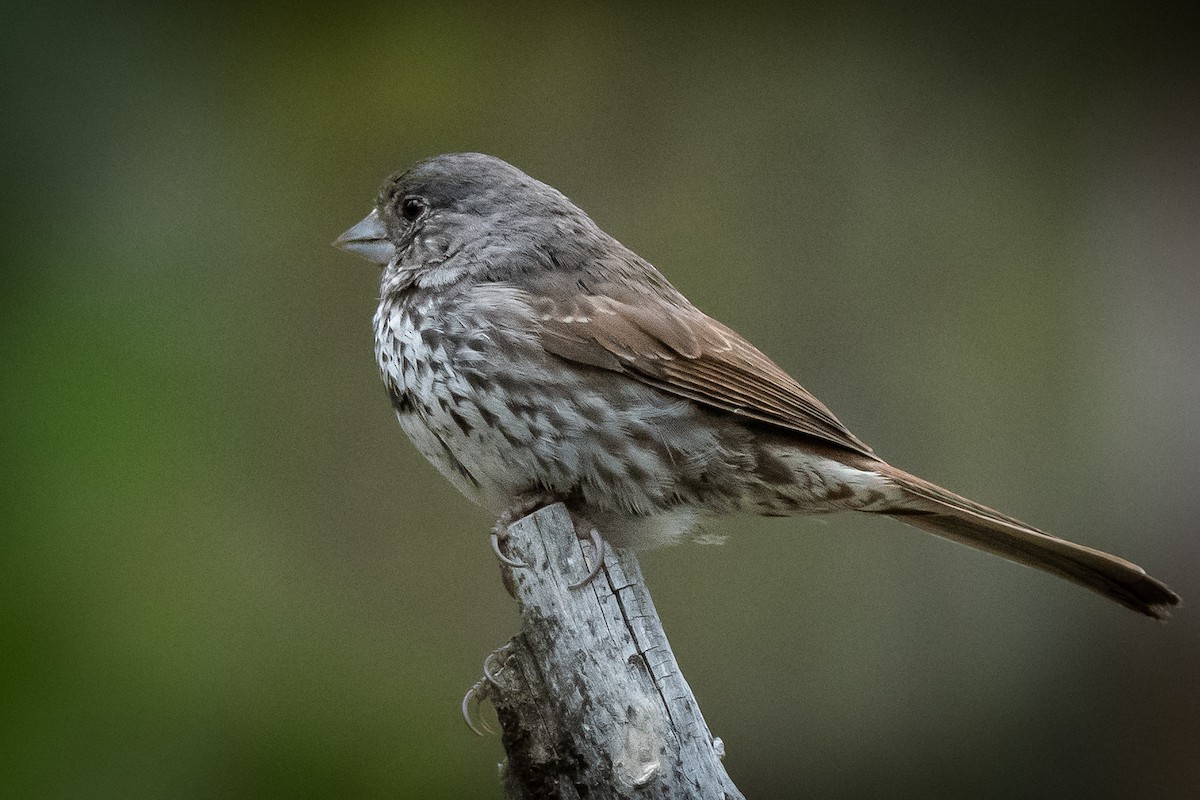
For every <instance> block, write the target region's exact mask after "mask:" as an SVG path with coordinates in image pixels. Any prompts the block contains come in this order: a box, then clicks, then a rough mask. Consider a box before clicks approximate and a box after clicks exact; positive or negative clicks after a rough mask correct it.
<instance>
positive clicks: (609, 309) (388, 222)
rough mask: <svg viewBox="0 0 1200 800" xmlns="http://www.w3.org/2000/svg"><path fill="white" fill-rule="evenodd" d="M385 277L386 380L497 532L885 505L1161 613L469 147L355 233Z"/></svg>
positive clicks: (350, 245)
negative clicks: (515, 525)
mask: <svg viewBox="0 0 1200 800" xmlns="http://www.w3.org/2000/svg"><path fill="white" fill-rule="evenodd" d="M339 244H340V245H342V246H343V247H346V248H347V249H351V250H355V251H357V252H359V253H361V254H363V255H365V256H367V257H368V258H370V259H371V260H373V261H376V262H377V263H380V264H381V265H382V266H383V273H382V277H381V296H380V302H379V307H378V310H377V312H376V314H375V353H376V358H377V360H378V362H379V368H380V374H381V377H382V378H383V382H384V385H385V387H386V388H387V391H388V395H389V397H390V398H391V401H392V404H393V406H394V407H395V409H396V414H397V417H398V418H399V420H400V424H401V426H402V427H403V428H404V431H405V432H406V433H407V434H408V436H409V437H410V438H411V439H412V441H413V443H414V444H415V445H416V446H417V448H418V450H420V452H421V453H422V454H423V455H424V456H425V457H426V458H428V459H429V460H430V461H431V462H432V463H433V464H434V465H435V466H436V467H437V469H438V470H439V471H440V472H441V473H442V474H443V475H444V476H445V477H446V478H447V479H448V480H449V481H450V482H451V483H452V484H454V486H455V487H457V488H458V489H459V491H461V492H462V493H463V494H464V495H466V496H467V497H469V498H470V499H472V500H474V501H475V502H477V503H479V504H481V505H482V506H484V507H485V508H487V509H489V510H490V511H491V512H492V513H493V514H496V515H497V517H500V518H503V517H504V516H505V515H507V514H510V513H512V512H513V511H514V510H515V509H520V508H522V507H523V506H524V505H526V504H528V503H529V502H530V500H531V498H532V499H533V501H534V502H549V501H553V500H561V501H563V502H564V503H566V504H567V506H568V508H570V509H571V511H572V512H573V513H575V514H576V515H578V516H581V517H583V518H585V519H587V520H588V521H590V522H591V523H592V524H594V525H595V526H597V528H598V529H599V530H600V531H601V532H602V533H603V535H604V536H605V538H607V539H608V540H609V541H611V542H612V543H613V544H616V545H633V546H654V545H659V544H666V543H670V542H673V541H676V540H678V539H681V538H684V537H686V536H687V535H688V534H689V533H690V532H691V531H692V530H693V529H694V527H695V525H696V522H697V521H698V520H699V519H700V518H702V517H704V516H706V515H714V514H766V515H792V514H813V513H827V512H832V511H843V510H856V511H867V512H873V513H884V514H889V515H892V516H895V517H896V518H897V519H900V520H901V521H903V522H907V523H909V524H911V525H914V526H916V527H919V528H922V529H925V530H928V531H931V532H933V533H937V534H939V535H941V536H945V537H947V538H950V539H953V540H955V541H959V542H962V543H965V544H969V545H971V546H973V547H976V548H979V549H982V550H986V551H989V552H993V553H996V554H999V555H1002V556H1004V557H1006V558H1009V559H1011V560H1014V561H1018V562H1020V563H1023V564H1027V565H1029V566H1034V567H1037V568H1039V569H1043V570H1045V571H1047V572H1050V573H1052V574H1055V575H1058V576H1059V577H1063V578H1066V579H1068V580H1072V581H1074V582H1076V583H1079V584H1080V585H1083V586H1086V587H1087V588H1090V589H1092V590H1094V591H1097V592H1100V593H1101V594H1104V595H1105V596H1107V597H1109V598H1111V599H1113V600H1116V601H1117V602H1119V603H1122V604H1124V605H1126V606H1128V607H1130V608H1133V609H1135V610H1138V611H1141V612H1142V613H1145V614H1149V615H1151V616H1161V615H1163V614H1164V613H1165V607H1167V606H1169V605H1173V604H1175V603H1177V602H1178V598H1177V597H1176V596H1175V595H1174V594H1173V593H1171V592H1170V590H1169V589H1167V588H1166V587H1165V586H1163V585H1162V584H1161V583H1159V582H1158V581H1156V580H1154V579H1153V578H1150V577H1149V576H1147V575H1146V574H1145V572H1144V571H1142V570H1141V569H1140V568H1139V567H1137V566H1135V565H1133V564H1130V563H1128V562H1126V561H1123V560H1121V559H1118V558H1116V557H1114V556H1110V555H1107V554H1105V553H1100V552H1098V551H1095V550H1091V549H1089V548H1086V547H1082V546H1079V545H1074V544H1071V543H1069V542H1066V541H1064V540H1061V539H1057V538H1055V537H1052V536H1049V535H1047V534H1045V533H1042V532H1041V531H1038V530H1037V529H1036V528H1032V527H1030V526H1028V525H1026V524H1025V523H1022V522H1019V521H1017V520H1015V519H1012V518H1011V517H1006V516H1004V515H1002V514H1000V513H998V512H995V511H993V510H991V509H988V508H986V507H984V506H981V505H979V504H976V503H973V502H972V501H970V500H967V499H966V498H963V497H960V496H958V495H955V494H953V493H952V492H948V491H947V490H945V489H942V488H940V487H938V486H935V485H933V484H931V483H928V482H927V481H924V480H922V479H920V478H917V477H915V476H913V475H909V474H908V473H906V472H904V471H902V470H899V469H896V468H895V467H892V466H891V465H890V464H888V463H886V462H884V461H883V460H881V459H880V458H879V457H878V456H877V455H875V453H874V452H873V451H872V450H871V449H870V448H869V447H868V446H867V445H865V444H864V443H863V442H862V441H861V440H859V439H858V438H857V437H855V436H854V435H853V434H852V433H850V431H849V430H847V429H846V428H845V426H843V425H842V424H841V422H839V421H838V420H837V418H836V417H835V416H834V415H833V414H832V412H830V411H829V409H827V408H826V407H825V406H824V405H823V404H822V403H821V402H820V401H819V400H817V399H816V398H815V397H813V396H812V395H811V394H810V393H809V392H807V391H806V390H805V389H803V388H802V387H801V386H800V385H799V384H798V383H796V381H795V380H794V379H792V378H791V377H790V376H789V375H787V374H786V373H785V372H783V370H781V369H780V368H779V367H778V366H776V365H775V364H774V362H772V361H771V360H770V359H769V358H767V357H766V356H765V355H763V354H762V353H761V352H760V351H759V350H757V349H756V348H754V347H753V346H752V345H751V344H749V343H748V342H747V341H746V340H745V339H743V338H742V337H741V336H739V335H738V334H737V333H735V332H734V331H732V330H731V329H729V328H727V327H725V326H724V325H722V324H720V323H719V322H717V321H715V320H713V319H711V318H709V317H708V316H706V315H705V314H704V313H703V312H701V311H700V310H698V309H697V308H695V306H693V305H692V304H691V303H690V302H689V301H688V300H687V298H685V297H684V296H683V295H682V294H680V293H679V292H678V291H677V290H676V289H675V287H674V286H672V285H671V284H670V282H669V281H667V280H666V278H664V277H663V276H662V274H661V273H659V272H658V270H656V269H655V268H654V267H653V266H651V265H650V264H649V263H647V262H646V261H644V260H643V259H641V258H639V257H638V256H637V255H636V254H634V253H633V252H632V251H630V250H629V249H628V248H626V247H624V246H623V245H622V244H621V243H620V242H618V241H617V240H615V239H613V238H612V237H611V236H609V235H608V234H606V233H605V232H604V231H602V230H601V229H600V228H599V227H598V226H597V225H596V224H595V223H594V222H593V221H592V220H591V219H590V218H589V217H588V216H587V215H586V214H585V213H584V212H583V211H581V210H580V209H579V208H578V207H576V206H575V205H574V204H572V203H571V202H570V201H569V200H567V198H566V197H564V196H563V195H562V194H561V193H559V192H558V191H557V190H555V189H553V188H551V187H549V186H547V185H546V184H544V183H541V182H539V181H536V180H534V179H532V178H530V177H529V176H527V175H525V174H524V173H523V172H521V171H520V170H517V169H516V168H514V167H512V166H511V165H509V164H506V163H504V162H503V161H500V160H499V159H495V158H492V157H490V156H484V155H480V154H474V153H457V154H450V155H444V156H438V157H437V158H433V159H430V160H428V161H425V162H422V163H421V164H418V165H417V166H415V167H413V168H412V169H410V170H408V171H406V172H403V173H398V174H397V175H395V176H393V177H391V178H389V179H388V180H387V181H386V182H385V183H384V186H383V188H382V190H381V192H380V196H379V200H378V202H377V205H376V209H375V211H373V212H372V213H371V214H370V215H369V216H368V217H367V218H366V219H364V220H363V221H362V222H360V223H359V224H358V225H356V226H355V227H354V228H352V229H351V230H349V231H347V232H346V234H344V235H343V236H342V238H341V239H339Z"/></svg>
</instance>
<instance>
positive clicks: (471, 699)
mask: <svg viewBox="0 0 1200 800" xmlns="http://www.w3.org/2000/svg"><path fill="white" fill-rule="evenodd" d="M512 649H513V646H512V642H507V643H505V644H504V645H502V646H501V647H499V648H497V649H495V650H493V651H492V652H490V653H488V654H487V658H485V659H484V660H483V677H482V678H480V679H479V680H477V681H475V684H474V685H473V686H472V687H471V688H470V689H467V693H466V694H464V695H463V699H462V706H461V711H462V716H463V719H464V720H465V721H466V723H467V727H468V728H470V729H471V730H472V731H473V732H474V733H475V734H476V735H477V736H483V735H484V734H485V733H495V731H494V730H492V729H491V727H490V726H489V725H488V724H487V723H486V722H485V721H484V719H483V716H482V715H481V714H480V704H481V703H482V702H483V701H484V700H487V699H489V693H490V692H491V691H492V690H493V689H498V690H500V691H502V692H503V691H504V690H505V688H506V687H505V685H504V683H502V682H501V680H500V673H501V672H503V671H504V668H505V664H506V662H507V661H508V657H509V656H510V655H512ZM497 659H499V664H498V665H496V660H497ZM476 722H478V723H479V724H478V725H477V724H476Z"/></svg>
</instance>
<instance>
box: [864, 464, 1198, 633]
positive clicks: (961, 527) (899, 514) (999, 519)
mask: <svg viewBox="0 0 1200 800" xmlns="http://www.w3.org/2000/svg"><path fill="white" fill-rule="evenodd" d="M879 471H880V472H882V473H883V474H884V475H886V476H887V477H888V478H890V479H891V480H892V481H893V482H894V483H895V484H896V485H897V486H900V487H901V488H902V489H904V490H905V492H906V493H907V494H908V495H910V496H911V499H912V505H911V508H905V509H904V510H902V511H892V512H886V513H888V514H889V516H893V517H895V518H896V519H898V520H900V521H901V522H904V523H906V524H908V525H912V526H914V527H916V528H920V529H921V530H924V531H928V532H929V533H934V534H937V535H938V536H944V537H945V538H947V539H951V540H953V541H956V542H961V543H963V544H966V545H970V546H971V547H974V548H977V549H979V550H983V551H984V552H987V553H995V554H996V555H998V556H1001V557H1003V558H1007V559H1009V560H1010V561H1015V562H1017V563H1018V564H1025V565H1027V566H1030V567H1035V568H1037V569H1040V570H1044V571H1046V572H1049V573H1050V574H1051V575H1057V576H1058V577H1060V578H1066V579H1067V580H1069V581H1072V582H1074V583H1077V584H1079V585H1080V586H1083V587H1085V588H1088V589H1091V590H1092V591H1093V592H1098V593H1099V594H1102V595H1104V596H1105V597H1107V598H1109V599H1110V600H1114V601H1116V602H1118V603H1120V604H1121V605H1123V606H1125V607H1126V608H1131V609H1133V610H1134V611H1139V612H1141V613H1143V614H1145V615H1147V616H1150V617H1154V618H1155V619H1165V618H1166V617H1167V615H1168V609H1169V608H1170V607H1171V606H1175V605H1178V604H1179V596H1178V595H1177V594H1175V593H1174V592H1172V591H1171V590H1170V589H1168V588H1167V587H1166V585H1165V584H1163V583H1161V582H1160V581H1158V580H1155V579H1154V578H1151V577H1150V576H1149V575H1147V574H1146V571H1145V570H1144V569H1142V568H1141V567H1139V566H1138V565H1136V564H1131V563H1129V562H1128V561H1125V560H1124V559H1121V558H1117V557H1116V556H1111V555H1109V554H1108V553H1102V552H1101V551H1099V550H1093V549H1092V548H1090V547H1084V546H1082V545H1078V544H1072V543H1071V542H1068V541H1066V540H1064V539H1059V538H1057V537H1055V536H1051V535H1050V534H1048V533H1043V532H1042V531H1039V530H1038V529H1037V528H1034V527H1032V526H1030V525H1026V524H1025V523H1024V522H1021V521H1020V520H1017V519H1013V518H1012V517H1007V516H1005V515H1004V514H1001V513H1000V512H998V511H994V510H992V509H990V508H988V507H987V506H981V505H979V504H978V503H974V502H972V501H970V500H968V499H967V498H965V497H960V496H959V495H956V494H954V493H953V492H950V491H947V490H946V489H943V488H942V487H940V486H937V485H935V484H932V483H930V482H929V481H926V480H922V479H921V478H918V477H916V476H915V475H910V474H908V473H907V472H904V471H903V470H899V469H896V468H895V467H892V466H891V465H887V468H886V469H884V470H879Z"/></svg>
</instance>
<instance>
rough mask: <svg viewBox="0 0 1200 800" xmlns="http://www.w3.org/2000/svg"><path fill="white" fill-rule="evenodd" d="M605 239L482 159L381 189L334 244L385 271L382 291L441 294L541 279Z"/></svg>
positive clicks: (462, 159)
mask: <svg viewBox="0 0 1200 800" xmlns="http://www.w3.org/2000/svg"><path fill="white" fill-rule="evenodd" d="M602 238H607V237H606V236H605V235H604V234H603V233H601V232H600V230H599V229H598V228H597V227H596V225H595V223H593V222H592V220H591V219H590V218H589V217H588V216H587V214H585V213H584V212H583V211H581V210H580V209H579V208H578V207H577V206H575V205H574V204H573V203H571V201H570V200H568V199H567V198H566V197H565V196H563V194H562V193H561V192H559V191H558V190H557V189H554V188H553V187H551V186H547V185H546V184H544V183H542V182H541V181H538V180H534V179H533V178H531V177H529V176H528V175H526V174H525V173H524V172H521V170H519V169H517V168H516V167H514V166H512V165H511V164H508V163H506V162H504V161H501V160H500V159H498V158H494V157H493V156H488V155H483V154H481V153H448V154H446V155H440V156H435V157H434V158H431V159H429V160H427V161H422V162H421V163H419V164H417V165H416V166H414V167H411V168H410V169H408V170H406V171H404V172H399V173H396V174H395V175H392V176H391V177H390V178H388V179H387V180H386V181H384V183H383V186H382V187H381V188H380V190H379V199H378V200H377V202H376V205H375V210H374V211H372V212H371V213H370V214H368V215H367V216H366V217H365V218H364V219H363V220H362V221H361V222H359V223H358V224H357V225H355V226H354V227H352V228H351V229H350V230H348V231H346V232H345V233H343V234H342V235H341V236H340V237H339V238H338V240H337V241H336V242H335V243H334V244H335V245H337V246H338V247H341V248H343V249H346V250H349V251H351V252H354V253H357V254H358V255H361V256H363V257H364V258H367V259H368V260H370V261H373V262H375V263H377V264H381V265H382V266H383V267H384V276H383V279H384V284H385V285H387V284H389V283H396V282H401V283H404V284H405V285H408V284H412V283H417V284H429V285H445V284H448V283H453V282H456V281H458V280H461V279H462V278H464V277H466V276H468V275H469V276H472V277H476V278H479V279H490V280H499V279H504V278H506V277H509V276H510V275H512V274H516V273H519V272H521V271H524V270H533V269H539V268H540V269H549V268H552V267H553V266H555V265H556V264H558V263H561V261H559V257H560V256H562V258H563V260H574V259H570V258H569V256H570V254H561V253H558V252H557V251H558V250H561V249H562V248H563V247H564V245H567V243H569V245H568V246H569V247H570V248H571V249H573V250H577V249H579V248H581V247H582V248H586V247H588V246H590V245H591V244H595V243H599V240H600V239H602Z"/></svg>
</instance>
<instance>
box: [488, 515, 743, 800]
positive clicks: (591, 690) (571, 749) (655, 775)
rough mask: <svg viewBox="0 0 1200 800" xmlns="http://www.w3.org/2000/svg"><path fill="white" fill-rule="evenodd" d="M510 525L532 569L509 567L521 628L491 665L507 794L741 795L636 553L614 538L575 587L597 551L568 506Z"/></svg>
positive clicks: (528, 797) (511, 550)
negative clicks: (596, 568) (593, 572)
mask: <svg viewBox="0 0 1200 800" xmlns="http://www.w3.org/2000/svg"><path fill="white" fill-rule="evenodd" d="M510 532H511V536H510V538H509V539H508V540H507V541H506V543H505V546H506V549H507V551H508V554H509V555H510V556H512V557H514V558H517V559H520V560H521V561H524V562H525V563H527V564H529V565H530V567H529V568H526V569H522V568H516V569H512V570H510V569H509V568H508V567H507V566H504V565H501V569H502V570H504V571H505V572H507V573H509V574H508V575H506V580H507V583H508V585H509V586H510V588H511V590H512V593H513V595H514V596H515V597H516V599H517V602H518V604H519V605H520V611H521V620H522V623H521V632H520V633H519V634H518V635H517V636H515V637H514V638H513V640H512V641H511V642H510V643H509V645H507V646H506V647H505V648H502V650H501V651H500V657H499V658H496V659H493V660H492V666H491V670H490V671H491V673H492V674H493V675H494V677H495V678H496V680H495V682H494V683H493V682H491V681H485V682H484V684H483V685H484V686H485V688H484V689H483V693H484V695H485V696H486V698H487V699H489V700H491V701H492V704H493V705H494V706H495V707H496V711H497V715H498V717H499V720H500V725H501V728H502V738H503V743H504V750H505V752H506V754H507V756H508V758H507V762H506V763H505V764H504V765H503V780H504V787H505V792H506V794H507V796H508V798H509V800H518V799H519V800H532V799H533V798H539V799H540V798H582V797H587V798H589V800H600V799H601V798H639V800H641V799H642V798H645V799H646V800H651V799H652V800H660V798H661V799H665V798H714V799H715V800H725V799H726V798H728V799H729V800H744V798H743V797H742V794H741V793H740V792H739V791H738V790H737V787H736V786H734V785H733V782H732V781H731V780H730V779H729V776H728V775H727V774H726V773H725V769H724V767H723V766H722V765H721V757H722V756H723V755H724V746H723V745H722V743H721V740H720V739H715V738H714V737H713V736H712V734H711V733H709V730H708V726H707V725H706V724H705V723H704V717H703V716H702V715H701V713H700V707H699V705H697V703H696V699H695V698H694V697H693V696H692V691H691V689H690V688H689V687H688V685H687V682H686V681H685V680H684V678H683V674H682V673H681V672H680V671H679V666H678V665H677V664H676V663H675V656H674V655H673V654H672V653H671V647H670V645H669V644H668V643H667V637H666V636H665V635H664V633H663V630H662V626H661V624H660V623H659V619H658V614H657V612H656V611H655V609H654V603H653V601H652V600H651V599H650V593H649V592H648V591H647V589H646V587H645V584H644V583H643V582H642V573H641V569H640V568H639V566H638V562H637V558H636V557H635V556H634V554H633V552H632V551H628V550H614V549H613V548H611V547H608V546H607V545H606V546H605V549H606V551H607V552H606V556H605V566H604V569H603V570H602V571H601V572H600V574H599V575H598V576H597V578H596V579H595V580H594V581H592V583H591V584H589V585H588V586H585V587H583V588H580V589H569V588H568V586H569V585H570V584H571V583H574V582H576V581H578V580H579V579H580V578H581V577H583V576H584V575H586V574H587V572H588V569H589V566H590V565H591V564H594V563H595V562H594V560H593V559H594V558H595V555H594V554H593V553H592V546H591V544H590V543H589V542H586V541H581V540H579V539H577V538H576V536H575V530H574V527H573V525H572V523H571V519H570V516H569V515H568V513H567V511H566V509H565V508H564V507H563V506H562V505H561V504H556V505H553V506H550V507H548V508H545V509H542V510H540V511H538V512H537V513H535V514H532V515H530V516H528V517H526V518H524V519H522V520H520V521H519V522H517V523H515V524H514V525H513V526H512V527H511V528H510Z"/></svg>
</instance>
